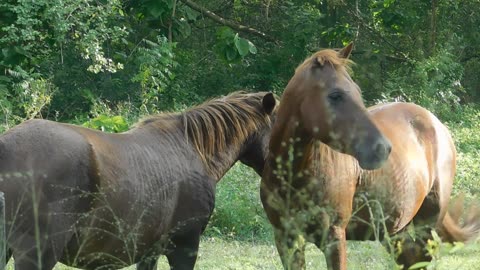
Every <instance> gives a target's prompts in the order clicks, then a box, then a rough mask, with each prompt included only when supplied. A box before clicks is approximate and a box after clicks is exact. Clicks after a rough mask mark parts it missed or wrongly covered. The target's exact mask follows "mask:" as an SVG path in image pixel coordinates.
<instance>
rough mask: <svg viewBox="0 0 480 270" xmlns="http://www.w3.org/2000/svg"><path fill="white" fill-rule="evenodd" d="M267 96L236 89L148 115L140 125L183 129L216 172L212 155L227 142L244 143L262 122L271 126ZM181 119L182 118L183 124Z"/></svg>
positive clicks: (222, 149) (201, 155) (220, 150)
mask: <svg viewBox="0 0 480 270" xmlns="http://www.w3.org/2000/svg"><path fill="white" fill-rule="evenodd" d="M264 95H265V93H252V94H249V93H246V92H243V91H239V92H234V93H232V94H230V95H228V96H225V97H221V98H216V99H212V100H210V101H207V102H205V103H203V104H201V105H198V106H195V107H193V108H191V109H189V110H187V111H185V112H183V113H164V114H159V115H155V116H152V117H149V118H147V119H144V120H143V121H141V122H140V123H138V124H137V126H139V127H141V126H145V125H154V126H155V127H156V128H160V129H170V128H177V129H181V132H182V133H183V134H185V135H186V136H185V137H186V138H187V140H188V142H189V143H190V144H191V145H193V146H194V147H195V149H196V150H197V152H198V154H199V155H200V157H201V159H202V161H203V163H204V164H205V166H206V167H207V168H208V170H209V171H210V172H211V173H215V167H216V166H215V162H214V160H213V158H214V157H215V155H216V154H217V153H220V152H225V151H227V150H228V149H227V146H228V145H239V144H241V143H242V142H244V141H245V140H246V139H247V138H248V136H250V135H251V134H252V133H253V132H254V131H255V130H258V129H259V127H261V126H262V125H270V121H271V120H270V117H269V116H268V115H267V114H265V113H264V111H263V107H262V98H263V96H264ZM178 119H181V120H180V123H179V122H178ZM172 120H173V122H172Z"/></svg>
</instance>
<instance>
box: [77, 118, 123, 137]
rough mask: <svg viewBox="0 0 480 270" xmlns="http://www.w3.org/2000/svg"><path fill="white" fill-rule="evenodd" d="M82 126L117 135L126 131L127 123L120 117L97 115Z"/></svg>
mask: <svg viewBox="0 0 480 270" xmlns="http://www.w3.org/2000/svg"><path fill="white" fill-rule="evenodd" d="M83 126H85V127H88V128H93V129H98V130H101V131H104V132H114V133H119V132H123V131H127V130H128V124H127V121H125V119H124V118H123V117H122V116H119V115H117V116H113V117H109V116H106V115H103V114H102V115H99V116H97V117H95V118H93V119H90V120H89V121H88V122H85V123H84V124H83Z"/></svg>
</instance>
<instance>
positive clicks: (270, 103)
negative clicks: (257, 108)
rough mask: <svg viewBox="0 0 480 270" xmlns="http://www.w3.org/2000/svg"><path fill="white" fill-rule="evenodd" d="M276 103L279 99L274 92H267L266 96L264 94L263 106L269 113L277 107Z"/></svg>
mask: <svg viewBox="0 0 480 270" xmlns="http://www.w3.org/2000/svg"><path fill="white" fill-rule="evenodd" d="M276 104H277V100H276V99H275V97H274V96H273V94H272V93H267V94H265V96H263V99H262V106H263V109H264V110H265V112H266V113H267V114H271V113H272V112H273V109H274V108H275V105H276Z"/></svg>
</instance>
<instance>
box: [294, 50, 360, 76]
mask: <svg viewBox="0 0 480 270" xmlns="http://www.w3.org/2000/svg"><path fill="white" fill-rule="evenodd" d="M316 64H318V65H321V66H324V65H331V66H332V67H333V68H334V69H335V70H336V71H337V72H346V73H347V74H349V73H351V71H352V68H351V67H352V65H353V64H354V63H353V61H352V60H350V59H347V58H342V57H340V56H339V55H338V52H337V51H334V50H331V49H326V50H321V51H318V52H316V53H314V54H313V55H312V56H310V57H309V58H307V59H306V60H305V61H304V62H303V63H302V64H301V65H299V66H298V67H297V69H296V70H295V73H299V72H303V71H305V70H308V69H311V68H312V67H313V66H314V65H316Z"/></svg>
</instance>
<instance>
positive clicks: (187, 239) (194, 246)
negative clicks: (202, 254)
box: [167, 229, 201, 270]
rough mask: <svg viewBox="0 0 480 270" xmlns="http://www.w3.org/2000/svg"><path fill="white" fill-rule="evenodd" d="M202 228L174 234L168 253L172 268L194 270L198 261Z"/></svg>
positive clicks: (175, 269) (173, 269)
mask: <svg viewBox="0 0 480 270" xmlns="http://www.w3.org/2000/svg"><path fill="white" fill-rule="evenodd" d="M200 233H201V230H200V229H198V230H192V231H190V232H188V233H185V234H182V235H178V236H174V237H172V239H171V251H170V252H169V253H168V254H167V259H168V263H169V264H170V269H171V270H192V269H193V267H194V266H195V262H196V261H197V253H198V246H199V245H200Z"/></svg>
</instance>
